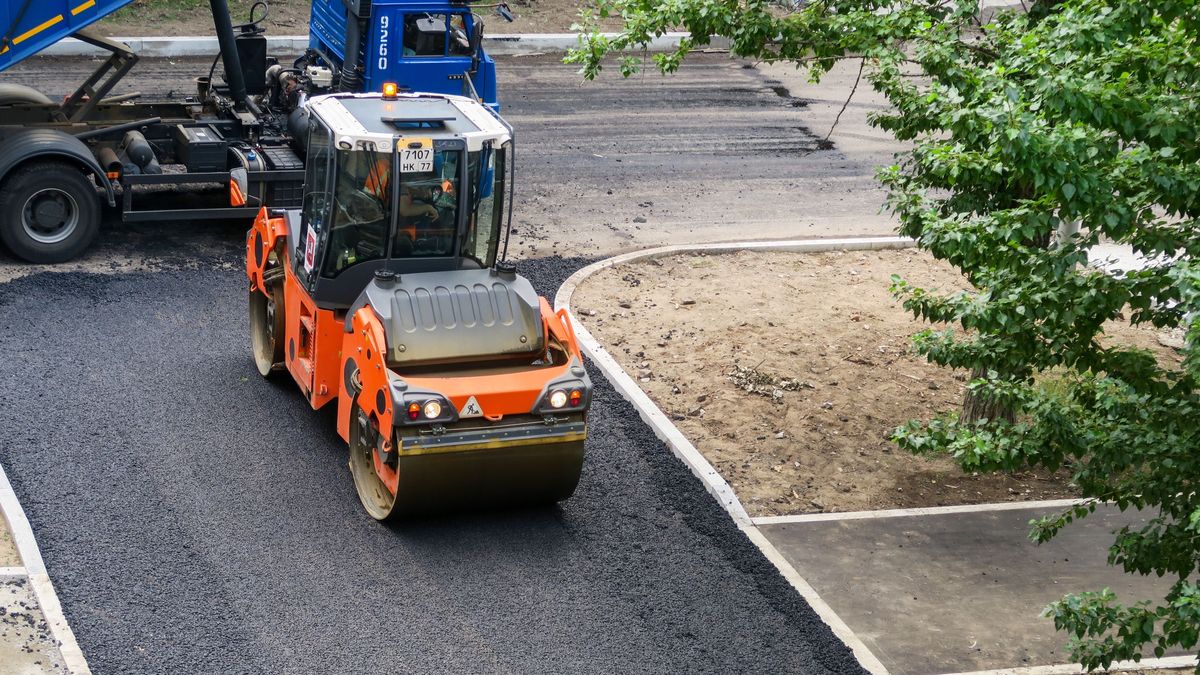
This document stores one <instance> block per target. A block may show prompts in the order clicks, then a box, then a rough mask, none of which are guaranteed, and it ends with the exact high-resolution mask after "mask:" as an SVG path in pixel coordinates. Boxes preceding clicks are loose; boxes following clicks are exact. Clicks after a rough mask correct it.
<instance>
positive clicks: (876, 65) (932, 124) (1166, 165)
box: [569, 0, 1200, 668]
mask: <svg viewBox="0 0 1200 675" xmlns="http://www.w3.org/2000/svg"><path fill="white" fill-rule="evenodd" d="M598 16H600V17H608V16H620V17H621V18H622V19H623V20H624V26H625V28H624V32H623V33H621V34H620V35H619V36H617V37H613V38H605V37H603V36H600V35H599V34H598V33H597V32H596V31H595V30H594V26H595V25H596V24H595V23H594V21H595V18H596V17H591V18H589V19H585V21H584V28H587V29H590V31H589V32H588V33H585V34H584V35H582V36H581V46H580V48H579V49H578V50H576V51H575V52H573V53H572V54H571V56H570V57H569V60H570V61H573V62H576V63H579V64H580V65H581V72H582V73H583V75H584V76H585V77H589V78H591V77H595V76H596V75H597V74H598V73H599V72H600V69H601V68H602V67H603V65H604V62H605V57H606V56H607V55H609V54H612V53H621V52H624V53H626V56H628V52H629V51H632V50H637V49H639V48H641V47H644V45H645V44H646V43H647V42H648V41H649V40H650V39H651V38H653V37H654V36H657V35H661V34H662V33H664V32H666V31H668V30H671V29H679V28H682V29H684V30H687V31H690V33H691V35H692V38H691V39H690V40H689V41H686V42H685V44H684V45H682V46H681V48H680V49H679V50H678V51H675V52H672V53H668V54H662V55H656V56H655V57H654V63H655V65H656V66H657V67H658V68H659V69H660V70H663V71H664V72H670V71H673V70H675V69H676V68H678V67H679V65H680V63H681V62H682V60H683V59H684V57H685V56H686V54H687V51H688V50H689V49H691V48H693V47H696V46H701V45H705V44H708V43H709V42H710V41H711V40H712V38H713V37H714V36H723V37H727V38H728V39H729V40H730V43H731V50H732V52H733V53H734V54H735V55H737V56H743V57H749V58H754V59H761V60H783V61H789V62H794V63H796V64H798V65H803V66H806V67H808V68H809V69H810V70H811V73H812V75H813V77H814V78H819V77H820V76H821V75H822V74H823V73H824V72H826V71H827V70H828V68H829V67H831V66H832V64H833V63H835V62H836V61H837V60H839V59H843V58H848V57H849V58H862V59H864V60H865V63H866V65H867V70H866V72H867V77H868V79H869V81H870V82H871V84H872V85H873V86H874V88H875V89H876V90H877V91H879V92H881V93H883V94H884V95H886V97H887V98H888V100H889V101H890V102H891V104H892V109H891V110H889V111H887V112H884V113H880V114H877V115H875V116H874V117H873V118H872V120H871V121H872V123H874V124H876V125H877V126H879V127H881V128H883V129H886V130H888V131H889V132H891V133H892V134H893V135H894V136H895V137H896V138H898V139H900V140H906V141H911V142H912V144H913V145H912V150H911V152H908V153H907V154H905V155H904V156H903V157H901V158H900V161H898V163H897V164H896V165H894V166H891V167H887V168H885V169H882V170H881V171H880V173H879V178H880V180H881V181H882V182H883V184H884V185H885V186H887V188H888V189H889V202H888V203H889V206H890V208H891V209H892V210H893V211H894V212H895V213H896V214H897V215H898V217H899V219H900V223H901V226H900V231H901V233H902V234H904V235H907V236H910V237H913V238H915V239H916V240H917V241H918V244H919V246H920V247H921V248H923V249H925V250H927V251H930V252H931V253H932V254H933V255H934V256H935V257H937V258H940V259H942V260H946V261H949V262H950V263H952V264H954V265H955V266H956V267H958V268H959V269H960V270H961V271H962V273H963V275H964V276H965V278H966V279H967V280H968V281H969V282H970V284H971V286H972V287H973V289H974V290H972V291H969V292H962V293H956V294H952V295H945V294H938V293H934V292H930V291H927V290H925V289H921V288H919V287H916V286H913V285H912V284H909V283H908V282H906V281H904V280H903V279H899V278H895V279H893V291H894V292H895V293H896V295H897V296H898V297H900V298H902V299H903V301H904V306H905V308H906V309H908V310H909V311H911V312H912V313H913V314H914V315H916V316H918V317H920V318H923V319H927V320H929V321H931V322H934V323H938V324H943V325H947V326H951V327H952V328H949V329H944V330H927V331H924V332H922V333H920V334H918V335H917V336H915V337H914V344H915V346H916V348H917V350H918V351H919V352H920V353H921V354H923V355H925V356H926V357H927V358H929V359H930V360H931V361H934V362H936V363H939V364H942V365H946V366H951V367H955V368H969V369H972V370H974V371H976V372H983V373H986V375H985V376H984V377H981V378H979V379H978V380H976V381H974V382H972V383H971V384H970V387H971V389H972V391H974V392H975V393H976V394H978V395H979V396H982V397H985V398H986V399H989V400H992V401H994V402H999V403H1003V404H1005V405H1006V406H1007V407H1008V408H1009V409H1011V410H1014V411H1015V412H1016V413H1017V414H1016V417H1015V420H1014V421H1007V420H1003V419H996V420H986V419H985V420H978V421H974V422H967V421H965V420H960V419H959V418H958V416H957V415H951V416H947V417H944V418H941V419H936V420H933V421H929V422H920V421H915V422H911V423H909V424H907V425H905V426H903V427H902V428H900V429H898V430H897V431H896V435H895V440H896V441H897V443H898V444H899V445H900V446H901V447H904V448H907V449H909V450H911V451H913V452H920V453H933V452H937V453H943V452H948V453H950V454H951V455H952V456H953V457H954V458H955V459H956V460H957V461H958V462H959V464H960V465H962V467H963V468H964V469H967V470H970V471H1013V470H1017V469H1023V468H1028V467H1045V468H1049V469H1058V468H1061V467H1069V468H1070V470H1071V471H1072V473H1073V478H1074V481H1075V483H1076V484H1077V485H1078V486H1079V488H1080V490H1081V491H1082V493H1083V494H1084V495H1085V497H1087V498H1088V499H1089V500H1090V501H1089V502H1088V503H1087V504H1085V505H1083V506H1080V507H1077V508H1074V509H1069V510H1068V511H1067V512H1065V513H1063V514H1060V515H1058V516H1056V517H1052V518H1046V519H1043V520H1040V521H1036V522H1035V523H1032V525H1033V529H1032V532H1031V537H1032V538H1033V539H1035V540H1036V541H1039V542H1041V541H1045V540H1047V539H1049V538H1050V537H1053V536H1054V535H1055V534H1057V533H1058V532H1059V531H1060V530H1061V529H1062V528H1063V527H1065V526H1066V525H1068V524H1069V523H1070V522H1072V521H1073V520H1076V519H1078V518H1083V517H1086V516H1087V515H1088V514H1089V513H1091V512H1092V510H1093V509H1094V508H1095V504H1096V503H1098V502H1112V503H1114V504H1116V505H1117V506H1118V507H1120V508H1121V509H1129V508H1134V509H1142V510H1144V512H1145V513H1146V514H1149V515H1148V517H1149V521H1148V522H1146V523H1145V524H1144V525H1143V526H1140V527H1137V528H1126V529H1124V530H1122V531H1120V532H1118V533H1117V536H1116V540H1115V542H1114V543H1113V545H1112V547H1111V549H1110V551H1109V562H1110V563H1111V564H1113V565H1119V566H1121V567H1122V569H1124V570H1125V571H1126V572H1129V573H1135V574H1156V575H1159V576H1167V575H1169V576H1170V577H1171V578H1172V579H1173V584H1172V586H1171V590H1170V592H1169V594H1168V595H1167V596H1166V597H1165V598H1164V599H1163V601H1161V602H1160V603H1158V604H1157V605H1155V606H1151V605H1149V604H1140V605H1135V606H1129V607H1126V606H1122V605H1121V604H1119V603H1118V602H1117V601H1116V599H1115V598H1114V597H1113V595H1112V594H1111V593H1110V592H1108V591H1107V590H1105V591H1101V592H1097V593H1083V594H1079V595H1073V596H1068V597H1066V598H1064V599H1063V600H1062V601H1060V602H1057V603H1055V604H1053V605H1051V606H1050V607H1049V608H1047V610H1046V614H1047V616H1049V617H1052V618H1053V619H1054V622H1055V625H1056V626H1057V627H1058V628H1059V629H1060V630H1063V631H1067V632H1069V633H1070V634H1071V635H1072V636H1073V637H1072V640H1071V648H1072V652H1073V655H1074V656H1075V657H1076V658H1077V659H1079V660H1080V661H1081V662H1082V663H1084V664H1085V665H1086V666H1087V667H1088V668H1098V667H1104V666H1107V665H1109V664H1110V663H1111V662H1112V661H1114V660H1117V659H1138V658H1140V657H1141V655H1142V651H1143V649H1145V648H1149V649H1151V650H1152V651H1153V652H1154V653H1156V654H1161V653H1162V652H1163V651H1164V650H1166V649H1168V648H1172V647H1182V648H1192V647H1194V646H1195V645H1196V643H1197V630H1198V627H1200V614H1198V611H1200V610H1198V607H1200V604H1198V598H1200V591H1198V589H1197V585H1196V575H1197V561H1198V560H1200V495H1198V494H1197V484H1198V483H1200V453H1198V452H1197V450H1200V389H1198V388H1197V382H1198V381H1200V263H1197V262H1196V255H1197V253H1198V252H1200V143H1198V139H1200V77H1198V76H1200V43H1198V37H1200V9H1198V8H1197V3H1196V2H1195V1H1194V0H1143V1H1139V2H1123V1H1119V0H1069V1H1067V2H1035V3H1034V4H1033V5H1032V6H1031V7H1030V9H1029V11H1028V12H1027V13H1018V12H1008V13H1000V14H997V15H996V16H995V18H994V19H992V20H990V21H989V22H987V23H986V24H985V23H983V22H982V21H981V20H980V19H979V16H980V15H979V11H978V6H977V5H976V4H975V3H973V2H969V1H968V2H962V3H948V2H943V1H941V0H938V1H936V2H935V1H929V0H899V1H888V2H874V1H869V0H815V1H814V2H811V3H809V4H807V5H805V6H804V7H802V8H800V9H797V10H794V11H786V10H783V9H781V8H780V7H778V6H775V5H772V4H770V3H767V2H763V1H761V0H600V4H599V9H598ZM618 63H619V67H620V69H621V71H622V73H624V74H626V75H628V74H630V73H632V72H635V71H636V69H637V68H638V67H640V64H641V61H640V60H635V59H630V58H625V59H622V60H620V61H619V62H618ZM1071 223H1080V224H1081V225H1082V229H1080V230H1079V232H1078V233H1077V234H1074V235H1071V234H1067V235H1065V236H1056V233H1059V232H1060V231H1067V232H1069V231H1070V230H1069V229H1064V226H1066V225H1069V224H1071ZM1103 242H1115V243H1119V244H1126V245H1129V246H1132V248H1133V250H1134V251H1135V252H1137V253H1138V254H1140V255H1142V256H1144V257H1145V258H1147V259H1149V260H1151V261H1152V262H1151V263H1150V264H1149V265H1148V266H1146V267H1144V268H1143V269H1138V270H1126V271H1123V272H1117V273H1113V272H1104V271H1101V270H1099V269H1097V268H1095V267H1091V266H1089V265H1088V260H1089V251H1090V250H1091V249H1093V248H1094V247H1096V246H1097V245H1098V244H1100V243H1103ZM1113 321H1127V322H1129V323H1132V324H1134V325H1148V326H1154V327H1157V328H1182V329H1184V330H1185V336H1186V337H1185V347H1184V349H1183V358H1182V363H1175V362H1160V361H1159V360H1158V359H1156V358H1155V356H1154V355H1153V354H1151V353H1149V352H1147V351H1144V350H1140V349H1136V348H1133V347H1130V346H1125V345H1120V344H1114V343H1113V342H1112V340H1111V339H1107V337H1106V336H1105V326H1106V324H1109V323H1110V322H1113Z"/></svg>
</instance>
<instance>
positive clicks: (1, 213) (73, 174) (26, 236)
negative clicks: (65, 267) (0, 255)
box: [0, 160, 100, 264]
mask: <svg viewBox="0 0 1200 675" xmlns="http://www.w3.org/2000/svg"><path fill="white" fill-rule="evenodd" d="M99 232H100V199H99V196H98V195H97V194H96V186H95V184H94V183H93V182H92V181H91V180H89V179H88V177H87V176H85V175H84V174H83V172H82V171H80V169H79V167H78V166H76V165H74V164H69V163H66V162H61V161H47V160H42V161H35V162H34V163H31V164H27V165H25V166H23V167H21V168H19V169H17V170H16V171H14V172H13V173H12V174H11V175H9V176H8V178H7V179H5V181H4V183H3V185H2V186H0V241H3V242H4V244H5V245H6V246H8V248H9V250H10V251H12V252H13V254H14V255H16V256H17V257H18V258H21V259H23V260H26V261H28V262H31V263H37V264H54V263H60V262H65V261H67V260H71V259H72V258H75V257H77V256H79V254H81V253H83V252H84V250H86V249H87V247H88V246H91V244H92V241H94V240H95V239H96V235H97V234H98V233H99Z"/></svg>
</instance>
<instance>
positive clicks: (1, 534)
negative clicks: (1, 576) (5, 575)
mask: <svg viewBox="0 0 1200 675" xmlns="http://www.w3.org/2000/svg"><path fill="white" fill-rule="evenodd" d="M20 564H21V557H20V556H19V555H17V545H16V544H15V543H14V542H13V538H12V533H11V532H9V531H8V523H7V522H5V520H4V518H0V567H18V566H20Z"/></svg>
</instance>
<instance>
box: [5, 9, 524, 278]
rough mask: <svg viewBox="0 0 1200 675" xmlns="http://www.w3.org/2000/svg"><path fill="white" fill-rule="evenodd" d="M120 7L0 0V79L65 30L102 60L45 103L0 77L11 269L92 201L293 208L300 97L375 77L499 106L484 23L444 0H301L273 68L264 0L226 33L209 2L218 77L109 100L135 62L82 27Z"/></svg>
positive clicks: (47, 247)
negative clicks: (300, 46) (302, 35)
mask: <svg viewBox="0 0 1200 675" xmlns="http://www.w3.org/2000/svg"><path fill="white" fill-rule="evenodd" d="M132 1H133V0H0V31H3V32H2V33H0V71H2V70H4V69H6V68H8V67H10V66H13V65H15V64H17V63H20V62H21V61H23V60H25V59H27V58H29V57H31V56H34V55H36V54H38V53H40V52H42V51H43V50H45V49H46V48H47V47H49V46H51V45H53V44H55V43H57V42H59V41H61V40H63V39H65V38H67V37H75V38H77V39H79V40H82V41H84V42H86V43H89V44H91V45H94V46H96V47H99V48H101V49H103V50H105V51H107V52H108V54H109V57H108V58H107V59H105V60H104V61H103V62H102V63H101V64H100V65H99V66H98V67H97V68H96V70H95V72H94V73H93V74H92V75H91V76H90V77H88V78H87V79H86V80H85V81H84V82H82V83H81V84H80V85H79V86H78V87H77V88H76V90H75V91H74V92H73V93H71V94H70V95H68V96H67V97H66V98H65V99H63V100H60V101H52V100H51V99H50V98H49V97H48V96H46V95H45V94H44V93H42V92H39V91H36V90H34V89H31V88H29V87H24V86H21V85H16V84H12V83H2V82H0V242H2V243H3V244H4V245H5V246H6V247H7V248H8V249H9V250H10V251H11V252H12V253H13V254H14V255H16V256H18V257H20V258H22V259H24V260H27V261H30V262H34V263H57V262H63V261H66V260H70V259H72V258H75V257H77V256H78V255H80V254H81V253H83V252H84V251H85V250H86V249H87V248H88V247H89V246H90V245H91V243H92V242H93V240H94V239H95V237H96V235H97V234H98V232H99V228H100V223H101V220H102V217H103V215H104V210H105V205H106V204H107V206H108V208H109V209H110V210H115V211H117V212H119V214H120V218H121V220H122V221H124V222H138V221H142V222H145V221H162V222H187V221H194V220H202V219H231V218H245V219H247V220H249V219H251V218H253V217H254V215H255V214H257V212H258V210H259V208H260V207H261V206H262V205H269V206H272V207H281V208H289V207H297V206H299V205H301V204H302V202H303V198H304V179H305V166H306V159H307V142H308V134H309V128H308V123H307V120H308V116H307V111H306V102H307V100H308V98H310V97H312V96H315V95H319V94H325V93H332V92H362V91H380V90H382V88H383V85H384V84H385V83H390V84H394V85H396V86H397V87H398V88H399V90H400V91H405V90H408V91H415V92H432V93H441V94H460V95H464V96H469V97H471V98H473V99H475V100H477V101H480V102H483V103H486V104H488V105H489V106H490V107H491V108H492V110H494V111H496V110H498V109H499V101H498V99H497V96H496V70H495V62H494V61H493V60H492V59H491V57H489V56H488V55H487V54H486V52H485V51H484V49H483V47H482V40H483V21H482V19H481V18H480V17H479V16H478V15H477V14H475V13H474V12H473V10H472V7H471V6H470V5H469V4H466V3H465V2H452V1H451V0H417V1H414V0H313V3H312V15H311V17H312V18H311V20H310V22H309V35H310V44H309V48H308V50H306V52H305V53H304V54H303V55H301V56H300V57H299V58H298V59H294V60H292V59H289V60H287V61H280V60H279V59H278V58H276V57H273V56H271V55H269V54H268V53H267V52H268V50H267V40H266V36H265V30H264V29H263V28H262V27H261V24H262V22H263V20H264V18H265V16H266V13H267V12H268V11H269V8H268V6H267V3H266V2H265V1H264V2H259V3H257V4H255V5H254V7H253V8H252V9H251V11H250V17H249V18H248V20H247V21H246V22H245V23H243V24H240V25H234V23H233V21H232V19H231V17H230V13H229V7H228V4H227V2H226V0H210V6H211V10H212V16H213V25H214V28H215V30H216V35H217V41H218V43H219V49H220V61H221V62H222V65H223V68H222V74H223V82H218V81H215V80H214V78H213V74H214V72H215V62H214V70H213V72H207V73H197V77H196V78H195V81H196V90H195V93H194V94H192V95H191V96H187V97H186V98H182V99H178V100H169V101H143V100H141V98H140V97H139V96H138V95H137V94H126V95H120V96H113V95H110V94H111V92H112V90H113V88H114V86H115V85H116V84H117V83H118V82H119V81H120V80H121V78H122V77H123V76H124V75H126V74H127V73H128V72H129V71H130V70H131V69H132V68H133V67H134V65H135V64H136V63H137V60H138V57H137V55H136V54H135V53H134V52H133V51H132V50H130V49H129V47H128V46H127V45H124V44H122V43H120V42H117V41H114V40H111V39H109V38H106V37H103V36H101V35H99V34H97V33H96V32H95V31H94V29H93V27H92V26H91V24H93V23H95V22H96V21H98V20H100V19H102V18H104V17H105V16H108V15H110V14H112V13H113V12H115V11H117V10H119V9H121V8H122V7H125V6H126V5H128V4H130V3H131V2H132ZM488 6H489V7H498V9H499V12H500V14H501V15H502V16H505V17H506V18H509V19H511V15H509V14H508V13H507V7H506V6H505V5H503V4H498V5H488Z"/></svg>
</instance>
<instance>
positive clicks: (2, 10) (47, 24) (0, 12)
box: [0, 0, 133, 70]
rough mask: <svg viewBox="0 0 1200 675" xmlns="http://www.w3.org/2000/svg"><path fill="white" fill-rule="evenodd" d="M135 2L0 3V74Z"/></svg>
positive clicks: (64, 0) (16, 0)
mask: <svg viewBox="0 0 1200 675" xmlns="http://www.w3.org/2000/svg"><path fill="white" fill-rule="evenodd" d="M131 2H133V0H0V31H2V32H0V38H2V39H0V70H4V69H5V68H8V67H9V66H11V65H13V64H16V63H20V62H21V61H24V60H25V59H27V58H29V57H30V56H33V55H34V54H37V53H38V52H40V51H42V50H43V49H45V48H47V47H49V46H50V45H52V44H54V43H56V42H58V41H59V40H61V39H63V38H65V37H67V36H69V35H71V34H72V33H74V32H75V31H77V30H79V29H80V28H84V27H85V26H88V25H90V24H92V23H94V22H96V21H99V20H100V19H103V18H104V17H106V16H108V15H109V14H112V13H113V12H115V11H117V10H118V9H121V8H122V7H124V6H125V5H128V4H129V3H131Z"/></svg>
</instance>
